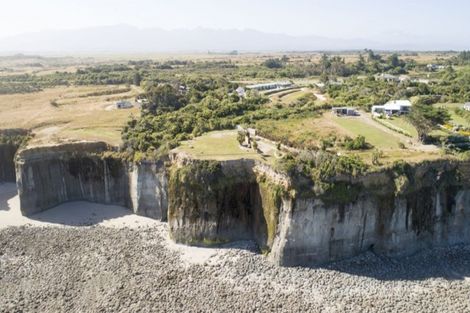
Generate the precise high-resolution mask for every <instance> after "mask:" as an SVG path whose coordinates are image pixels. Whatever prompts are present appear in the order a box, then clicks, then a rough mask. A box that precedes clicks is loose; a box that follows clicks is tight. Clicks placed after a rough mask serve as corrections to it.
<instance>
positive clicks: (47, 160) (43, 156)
mask: <svg viewBox="0 0 470 313" xmlns="http://www.w3.org/2000/svg"><path fill="white" fill-rule="evenodd" d="M108 150H109V147H108V146H107V145H106V144H105V143H100V142H98V143H95V142H81V143H69V144H61V145H56V146H42V147H37V148H30V149H25V150H22V151H20V152H19V153H18V155H17V158H16V172H17V175H16V176H17V186H18V193H19V198H20V204H21V210H22V213H23V214H24V215H31V214H34V213H36V212H40V211H43V210H46V209H49V208H51V207H54V206H56V205H58V204H61V203H63V202H67V201H79V200H85V201H91V202H98V203H104V204H116V205H121V206H126V207H129V208H131V209H133V210H134V212H135V213H137V214H141V215H145V216H150V217H154V218H162V217H164V216H166V201H165V199H166V180H165V179H164V178H163V177H162V175H161V174H160V171H159V169H160V167H161V166H162V164H160V163H158V162H155V163H154V164H147V163H146V164H143V165H134V166H130V165H129V164H127V162H125V161H123V160H121V159H119V158H115V157H110V156H108V157H107V156H106V155H105V154H103V153H105V152H106V151H108Z"/></svg>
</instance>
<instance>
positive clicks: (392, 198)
mask: <svg viewBox="0 0 470 313" xmlns="http://www.w3.org/2000/svg"><path fill="white" fill-rule="evenodd" d="M109 149H110V148H109V147H108V146H107V145H106V144H104V143H86V142H82V143H73V144H64V145H59V146H49V147H38V148H30V149H23V150H21V151H19V152H18V153H17V156H16V172H17V184H18V190H19V196H20V202H21V208H22V212H23V214H25V215H29V214H32V213H35V212H38V211H41V210H45V209H48V208H50V207H53V206H56V205H58V204H60V203H62V202H66V201H76V200H87V201H93V202H100V203H108V204H118V205H122V206H126V207H128V208H129V209H132V210H133V211H134V212H135V213H137V214H141V215H144V216H149V217H152V218H157V219H162V220H168V223H169V226H170V227H169V229H170V236H171V237H172V238H173V239H174V240H175V241H177V242H180V243H186V244H193V245H213V244H220V243H224V242H229V241H234V240H240V239H250V240H254V241H256V242H257V243H258V245H259V247H260V248H261V250H262V251H263V252H269V258H270V259H272V260H273V262H275V263H277V264H280V265H287V266H294V265H311V264H321V263H325V262H329V261H333V260H338V259H342V258H347V257H351V256H354V255H357V254H359V253H361V252H363V251H366V250H369V249H372V250H374V251H376V252H377V253H380V254H384V255H389V256H400V255H407V254H411V253H413V252H415V251H417V250H420V249H423V248H426V247H431V246H434V245H451V244H458V243H470V162H468V161H466V162H463V161H451V160H440V161H432V162H431V161H429V162H423V163H420V164H416V165H409V164H396V165H395V166H393V167H391V168H384V169H380V170H378V171H376V172H373V173H367V174H363V175H359V176H357V177H352V176H351V177H349V176H345V175H343V176H341V177H339V176H338V177H333V178H331V181H330V183H329V184H328V185H327V188H325V187H324V186H316V185H315V182H313V181H311V182H309V183H307V184H305V181H304V182H303V183H304V185H302V184H299V183H298V181H295V180H294V179H293V178H292V177H289V176H288V175H287V174H284V173H280V172H276V171H275V170H273V168H272V167H271V166H269V165H267V164H264V163H261V162H259V161H255V160H245V159H240V160H232V161H211V160H196V159H193V158H191V157H190V156H188V155H183V154H172V155H170V158H169V159H164V160H157V161H143V162H140V163H137V164H133V163H129V162H127V161H125V160H122V159H120V158H119V157H117V156H114V155H115V154H113V153H108V151H109ZM319 190H321V192H319Z"/></svg>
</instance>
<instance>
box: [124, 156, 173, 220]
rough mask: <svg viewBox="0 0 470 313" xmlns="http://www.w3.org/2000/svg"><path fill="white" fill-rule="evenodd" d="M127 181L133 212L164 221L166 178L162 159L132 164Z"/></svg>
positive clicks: (166, 200) (166, 205) (165, 218)
mask: <svg viewBox="0 0 470 313" xmlns="http://www.w3.org/2000/svg"><path fill="white" fill-rule="evenodd" d="M129 183H130V186H129V188H130V195H131V202H132V209H133V210H134V213H136V214H139V215H142V216H147V217H151V218H155V219H159V220H163V221H166V220H167V211H168V196H167V193H168V192H167V191H168V179H167V174H166V168H165V164H164V161H162V160H158V161H152V162H150V161H142V162H140V163H139V164H134V165H132V166H131V170H130V179H129Z"/></svg>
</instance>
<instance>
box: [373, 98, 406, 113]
mask: <svg viewBox="0 0 470 313" xmlns="http://www.w3.org/2000/svg"><path fill="white" fill-rule="evenodd" d="M403 107H411V102H410V101H409V100H391V101H389V102H387V103H385V104H384V105H374V106H373V107H372V109H374V108H380V109H383V110H390V111H400V110H401V109H402V108H403Z"/></svg>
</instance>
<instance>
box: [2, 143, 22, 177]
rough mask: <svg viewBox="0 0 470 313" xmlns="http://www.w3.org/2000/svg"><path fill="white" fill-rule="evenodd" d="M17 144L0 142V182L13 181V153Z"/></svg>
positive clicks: (16, 148)
mask: <svg viewBox="0 0 470 313" xmlns="http://www.w3.org/2000/svg"><path fill="white" fill-rule="evenodd" d="M16 150H18V146H17V145H14V144H8V143H0V182H15V180H16V177H15V162H14V159H15V153H16Z"/></svg>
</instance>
